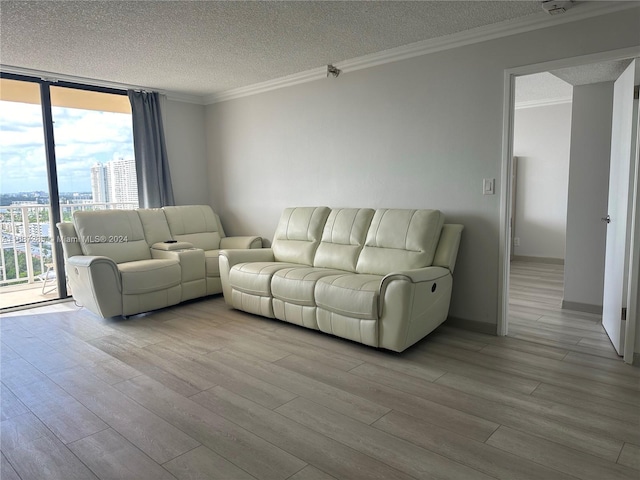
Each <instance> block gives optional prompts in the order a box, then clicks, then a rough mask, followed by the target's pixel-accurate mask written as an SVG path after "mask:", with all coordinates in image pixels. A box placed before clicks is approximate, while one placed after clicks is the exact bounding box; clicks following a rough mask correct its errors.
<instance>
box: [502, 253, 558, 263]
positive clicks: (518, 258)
mask: <svg viewBox="0 0 640 480" xmlns="http://www.w3.org/2000/svg"><path fill="white" fill-rule="evenodd" d="M511 260H512V261H516V262H531V263H548V264H551V265H564V258H553V257H530V256H528V255H513V256H512V258H511Z"/></svg>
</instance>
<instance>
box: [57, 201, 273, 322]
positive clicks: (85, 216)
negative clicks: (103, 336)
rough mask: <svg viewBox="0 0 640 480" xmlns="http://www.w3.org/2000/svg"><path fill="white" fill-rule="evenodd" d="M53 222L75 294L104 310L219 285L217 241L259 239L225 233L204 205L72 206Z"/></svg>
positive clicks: (125, 310) (141, 305) (157, 303)
mask: <svg viewBox="0 0 640 480" xmlns="http://www.w3.org/2000/svg"><path fill="white" fill-rule="evenodd" d="M58 229H59V231H60V235H61V237H62V245H63V250H64V256H65V265H66V270H67V277H68V279H69V285H70V287H71V291H72V294H73V298H74V299H75V300H76V302H78V303H79V304H80V305H82V306H84V307H86V308H87V309H89V310H90V311H92V312H93V313H95V314H96V315H99V316H101V317H105V318H106V317H113V316H117V315H124V316H127V315H134V314H136V313H141V312H147V311H150V310H155V309H158V308H163V307H167V306H169V305H175V304H177V303H180V302H183V301H185V300H189V299H193V298H197V297H202V296H205V295H211V294H214V293H220V292H221V291H222V284H221V281H220V269H219V262H218V254H219V252H220V249H221V248H233V249H243V248H260V247H262V239H261V238H260V237H227V236H225V234H224V230H223V228H222V225H221V224H220V219H219V217H218V215H216V214H215V213H214V212H213V210H212V209H211V207H209V206H208V205H191V206H182V207H164V208H155V209H138V210H98V211H87V212H81V211H77V212H74V215H73V223H69V222H67V223H58ZM167 241H170V242H167Z"/></svg>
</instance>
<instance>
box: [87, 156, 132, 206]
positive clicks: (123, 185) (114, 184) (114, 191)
mask: <svg viewBox="0 0 640 480" xmlns="http://www.w3.org/2000/svg"><path fill="white" fill-rule="evenodd" d="M91 192H92V195H93V201H94V202H110V203H137V202H138V178H137V175H136V162H135V160H133V159H127V160H125V159H124V158H119V159H118V160H111V161H109V162H107V163H105V164H104V165H103V164H102V163H96V164H95V165H94V166H93V167H91Z"/></svg>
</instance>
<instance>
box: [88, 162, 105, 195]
mask: <svg viewBox="0 0 640 480" xmlns="http://www.w3.org/2000/svg"><path fill="white" fill-rule="evenodd" d="M104 173H105V172H104V165H103V164H101V163H94V164H93V166H92V167H91V196H92V197H93V202H94V203H103V202H107V201H108V200H107V179H106V177H105V174H104Z"/></svg>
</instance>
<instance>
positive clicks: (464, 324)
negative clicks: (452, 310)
mask: <svg viewBox="0 0 640 480" xmlns="http://www.w3.org/2000/svg"><path fill="white" fill-rule="evenodd" d="M445 325H448V326H449V327H455V328H461V329H463V330H471V331H472V332H477V333H486V334H487V335H497V330H498V326H497V325H496V324H495V323H488V322H476V321H475V320H467V319H464V318H458V317H451V316H450V317H448V318H447V320H446V323H445Z"/></svg>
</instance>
